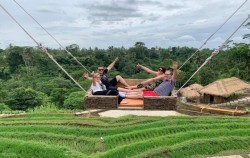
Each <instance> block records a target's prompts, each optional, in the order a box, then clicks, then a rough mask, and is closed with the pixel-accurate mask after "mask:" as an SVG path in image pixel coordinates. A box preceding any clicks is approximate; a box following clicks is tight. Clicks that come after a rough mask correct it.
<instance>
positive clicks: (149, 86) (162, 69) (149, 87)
mask: <svg viewBox="0 0 250 158" xmlns="http://www.w3.org/2000/svg"><path fill="white" fill-rule="evenodd" d="M136 66H137V67H138V68H141V69H142V70H144V71H146V72H147V73H149V74H152V75H154V76H155V77H157V76H162V79H159V80H157V81H155V82H154V83H149V84H147V85H145V86H144V87H143V88H141V89H142V90H153V89H155V88H156V87H157V86H159V85H160V84H161V83H162V82H163V79H164V78H165V72H166V70H167V69H166V67H165V66H160V67H159V68H158V71H153V70H151V69H149V68H148V67H146V66H143V65H141V64H139V63H138V64H137V65H136ZM129 88H131V89H136V88H137V85H136V86H130V87H129Z"/></svg>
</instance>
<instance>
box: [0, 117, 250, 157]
mask: <svg viewBox="0 0 250 158" xmlns="http://www.w3.org/2000/svg"><path fill="white" fill-rule="evenodd" d="M101 137H102V138H103V140H101V139H100V138H101ZM0 140H1V141H0V157H51V158H53V157H62V158H63V157H79V158H80V157H90V158H92V157H105V158H123V157H124V158H125V157H134V158H137V157H208V156H212V155H213V156H214V155H220V154H221V153H232V152H233V151H234V152H233V153H234V154H235V151H239V154H242V155H246V154H250V118H247V117H218V116H217V117H201V116H200V117H136V116H127V117H121V118H100V117H93V116H91V117H75V116H73V114H69V113H61V114H59V113H55V114H52V113H51V114H46V113H31V114H26V115H24V116H20V117H15V118H1V119H0Z"/></svg>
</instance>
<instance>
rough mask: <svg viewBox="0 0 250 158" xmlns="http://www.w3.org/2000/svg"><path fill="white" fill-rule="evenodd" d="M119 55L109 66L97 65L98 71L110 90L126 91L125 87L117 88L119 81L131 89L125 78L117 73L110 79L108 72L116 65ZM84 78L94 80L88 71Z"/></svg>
mask: <svg viewBox="0 0 250 158" xmlns="http://www.w3.org/2000/svg"><path fill="white" fill-rule="evenodd" d="M117 60H118V57H117V58H115V60H114V61H113V62H112V63H111V64H110V65H109V66H108V67H107V68H104V67H103V66H98V67H97V73H99V74H100V77H101V82H102V83H103V84H104V85H105V86H106V87H107V89H110V90H120V91H125V92H126V89H125V90H124V88H122V89H119V87H118V89H117V87H116V85H117V83H118V82H120V83H122V84H123V85H124V86H125V87H127V88H128V89H130V88H129V87H130V85H129V84H128V83H127V82H126V81H125V80H124V78H123V77H122V76H120V75H116V76H115V77H114V78H113V79H112V80H109V78H108V76H107V73H108V72H109V71H110V70H111V69H112V68H113V67H114V65H115V63H116V62H117ZM84 78H86V79H88V80H92V78H91V77H89V74H88V73H84Z"/></svg>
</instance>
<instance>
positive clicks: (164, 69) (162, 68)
mask: <svg viewBox="0 0 250 158" xmlns="http://www.w3.org/2000/svg"><path fill="white" fill-rule="evenodd" d="M159 68H161V72H163V73H165V72H166V70H167V68H166V67H165V66H160V67H159Z"/></svg>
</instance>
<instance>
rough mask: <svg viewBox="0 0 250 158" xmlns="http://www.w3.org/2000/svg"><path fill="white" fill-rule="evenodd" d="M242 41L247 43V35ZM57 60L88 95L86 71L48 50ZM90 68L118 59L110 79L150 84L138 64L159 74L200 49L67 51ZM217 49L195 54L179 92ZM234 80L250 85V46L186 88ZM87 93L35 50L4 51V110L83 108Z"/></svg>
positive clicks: (228, 54) (0, 79)
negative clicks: (116, 76)
mask: <svg viewBox="0 0 250 158" xmlns="http://www.w3.org/2000/svg"><path fill="white" fill-rule="evenodd" d="M244 38H248V39H249V36H248V35H246V36H245V37H244ZM47 49H48V52H49V53H51V54H52V55H53V57H54V59H55V60H56V61H57V62H58V63H59V64H61V65H62V67H63V68H64V69H65V70H67V71H68V72H69V74H70V75H72V77H73V78H74V79H75V80H77V81H78V82H79V83H80V85H81V86H82V87H83V88H84V89H85V90H87V89H88V88H89V86H90V84H91V83H90V81H87V80H84V79H83V77H82V75H83V73H84V72H85V71H86V70H85V69H84V68H83V67H82V66H81V65H79V64H78V63H77V62H76V61H75V60H74V59H73V58H72V57H70V56H68V55H67V53H66V52H65V51H64V50H62V49H51V48H47ZM66 49H67V50H69V51H70V52H71V53H72V54H73V55H74V56H75V57H76V58H77V59H78V60H79V61H80V62H81V63H82V64H83V65H84V66H86V68H87V69H88V70H89V71H90V72H92V71H95V70H96V68H97V66H100V65H103V66H108V65H109V64H110V63H111V62H112V61H113V60H114V59H115V58H116V57H119V60H118V61H117V63H116V64H115V66H114V68H113V69H112V70H111V71H110V73H109V75H110V77H113V76H114V75H117V74H119V75H121V76H123V77H124V78H140V79H147V78H150V77H152V76H151V75H149V74H147V73H146V72H144V71H142V70H140V69H138V68H137V67H136V65H137V64H138V63H140V64H142V65H144V66H147V67H149V68H151V69H153V70H157V69H158V67H159V66H166V67H170V66H171V64H172V62H173V61H177V62H178V64H179V66H180V65H182V64H183V63H184V62H185V61H186V60H187V59H188V58H189V57H190V56H191V55H192V54H193V53H194V52H195V51H196V50H197V49H196V48H188V47H169V48H158V47H154V48H147V46H146V45H145V44H144V43H143V42H136V43H135V44H134V46H132V47H130V48H124V47H119V48H116V47H113V46H110V47H109V48H108V49H107V50H105V49H99V48H97V47H96V48H88V49H85V48H82V49H80V48H79V46H78V45H77V44H72V45H70V46H68V47H66ZM212 52H213V50H210V49H203V50H201V51H199V52H197V53H196V54H195V55H194V56H193V57H192V58H191V60H189V61H188V62H187V63H186V64H185V65H184V66H183V67H182V68H181V69H180V70H179V76H178V83H177V86H176V87H177V88H178V87H181V86H182V85H183V84H184V83H185V82H186V81H187V80H188V79H189V77H190V76H191V75H192V74H193V73H194V72H195V71H196V70H197V68H198V67H199V66H200V65H201V64H202V63H203V62H204V61H205V60H206V58H207V57H209V56H210V55H211V53H212ZM231 76H235V77H238V78H240V79H242V80H245V81H250V44H246V43H237V44H236V43H234V44H232V43H231V44H230V46H229V45H228V46H227V47H226V48H225V49H224V50H223V51H220V53H219V54H218V55H217V56H215V57H214V58H213V59H212V60H211V61H210V62H209V63H208V64H207V65H206V66H205V67H203V68H202V69H201V70H200V71H199V72H198V73H197V74H196V75H195V76H194V77H193V78H192V79H191V80H190V82H189V83H188V84H193V83H199V84H202V85H207V84H209V83H211V82H213V81H215V80H218V79H223V78H227V77H231ZM83 96H84V92H83V91H82V90H81V89H80V88H79V87H78V86H77V85H76V84H74V82H72V81H71V80H70V78H69V77H68V76H67V75H66V74H65V73H64V72H63V71H62V70H61V69H60V68H59V67H57V65H56V64H55V63H53V61H52V60H50V58H49V57H48V56H47V55H46V54H45V53H44V52H42V51H41V50H40V49H38V48H37V47H20V46H13V45H9V47H8V48H6V49H0V111H4V110H6V109H9V110H27V109H34V108H35V107H36V106H41V105H43V106H46V105H53V106H56V107H58V108H67V109H79V108H84V107H83V106H82V105H83V103H82V100H83Z"/></svg>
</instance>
